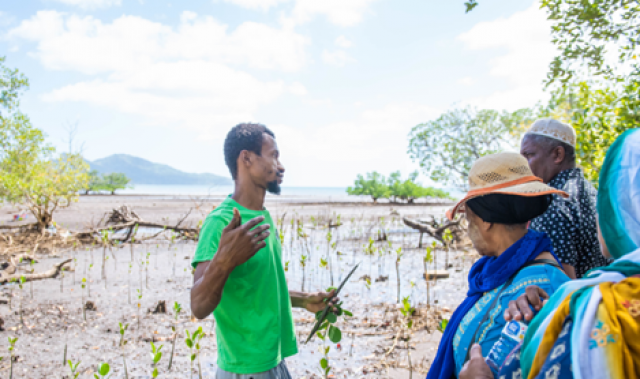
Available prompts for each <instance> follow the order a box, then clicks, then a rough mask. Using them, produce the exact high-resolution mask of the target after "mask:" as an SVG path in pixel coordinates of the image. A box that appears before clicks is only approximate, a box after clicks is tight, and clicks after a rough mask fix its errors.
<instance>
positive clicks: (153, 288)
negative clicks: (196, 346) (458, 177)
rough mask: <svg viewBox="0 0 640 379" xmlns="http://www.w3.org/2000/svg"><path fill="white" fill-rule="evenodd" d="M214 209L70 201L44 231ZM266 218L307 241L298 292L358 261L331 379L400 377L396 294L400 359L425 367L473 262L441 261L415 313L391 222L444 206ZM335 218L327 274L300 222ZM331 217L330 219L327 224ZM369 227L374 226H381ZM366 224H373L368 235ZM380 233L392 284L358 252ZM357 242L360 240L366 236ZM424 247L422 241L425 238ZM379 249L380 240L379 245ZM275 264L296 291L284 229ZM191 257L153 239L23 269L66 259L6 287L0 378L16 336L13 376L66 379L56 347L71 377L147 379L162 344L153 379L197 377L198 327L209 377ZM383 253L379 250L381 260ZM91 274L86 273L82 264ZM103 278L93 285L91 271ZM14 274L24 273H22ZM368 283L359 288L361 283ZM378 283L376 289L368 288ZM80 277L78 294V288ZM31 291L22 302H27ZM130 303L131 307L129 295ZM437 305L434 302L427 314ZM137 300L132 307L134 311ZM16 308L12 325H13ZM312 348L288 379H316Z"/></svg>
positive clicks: (414, 283) (417, 282)
mask: <svg viewBox="0 0 640 379" xmlns="http://www.w3.org/2000/svg"><path fill="white" fill-rule="evenodd" d="M220 201H221V199H220V198H217V199H193V198H179V197H170V196H167V197H162V196H154V197H151V196H146V197H145V196H88V197H82V198H81V199H80V201H79V203H76V204H73V205H72V206H71V207H69V208H67V209H63V210H61V211H60V212H59V213H58V214H57V215H56V217H55V219H56V222H57V223H59V224H60V225H64V226H65V227H66V228H69V229H72V230H78V229H83V228H85V227H88V226H89V225H93V224H95V223H96V222H97V221H98V220H99V219H100V218H101V217H102V216H103V215H104V214H105V213H106V212H108V211H109V210H110V209H112V208H114V207H118V206H120V205H122V204H129V205H130V206H131V207H132V208H133V209H134V210H135V211H136V212H137V213H138V214H139V215H140V216H141V217H142V218H143V219H145V220H148V221H154V222H163V221H165V222H166V223H175V222H176V220H177V219H179V218H181V217H182V216H183V215H184V214H186V213H187V212H188V211H189V210H190V209H191V213H190V215H189V217H188V219H187V220H186V222H189V223H192V224H193V225H195V224H197V223H198V221H200V220H201V219H203V218H204V217H205V216H206V214H207V213H208V212H209V211H210V210H211V209H212V208H213V207H214V206H215V205H216V204H218V203H219V202H220ZM267 208H268V209H269V211H270V212H271V213H272V215H273V216H274V218H275V217H278V218H279V217H282V215H283V214H284V213H285V212H286V214H287V216H286V217H287V218H286V219H285V225H287V221H286V220H287V219H288V217H291V216H292V215H295V216H296V218H303V219H304V220H305V231H306V232H307V233H308V234H309V235H310V237H309V240H308V241H307V242H308V243H309V246H310V250H311V251H312V254H311V260H310V261H309V262H308V263H307V267H306V268H305V270H306V271H305V278H306V279H305V280H306V282H305V288H306V289H307V290H312V291H316V290H320V289H322V288H326V287H327V286H329V285H330V280H331V273H332V274H333V275H334V280H335V281H339V280H341V279H342V277H343V276H344V275H345V273H346V272H347V271H348V270H349V269H350V268H351V267H352V266H353V265H354V264H355V263H357V262H362V263H361V266H360V267H359V269H358V272H356V274H355V275H354V276H353V277H352V278H351V280H350V281H349V283H348V284H347V286H345V288H344V290H343V295H342V296H341V297H342V299H343V300H344V301H345V305H344V306H345V308H347V309H349V310H352V311H353V313H354V316H355V317H354V318H353V319H349V320H346V319H345V320H341V321H339V323H338V326H339V327H340V328H341V329H342V331H343V340H342V341H341V344H340V349H338V347H337V346H336V345H333V344H332V345H331V346H332V349H331V352H330V354H329V356H330V362H331V364H332V366H333V367H334V369H333V371H332V372H333V375H334V377H337V378H361V377H367V378H369V377H381V378H382V377H391V378H409V377H410V373H409V371H408V370H406V369H404V368H398V367H408V361H407V342H406V341H404V340H402V339H400V341H398V343H397V347H396V348H394V349H393V350H392V352H391V353H389V354H387V353H388V352H389V349H390V348H391V347H392V346H393V345H394V337H395V336H396V335H397V331H398V330H399V329H398V328H399V317H400V316H399V312H397V310H396V300H397V299H396V298H397V291H398V286H399V287H400V292H401V297H404V296H409V297H410V300H411V303H412V304H413V305H414V306H415V307H416V308H418V313H417V314H416V324H417V325H419V327H416V330H414V334H413V337H412V338H411V340H410V341H409V345H410V349H411V359H412V363H413V366H414V368H415V370H414V372H413V377H416V378H417V377H422V376H424V372H425V370H426V369H428V367H429V365H430V362H431V360H432V359H433V356H434V355H435V350H436V348H437V344H438V342H439V340H440V333H439V332H438V331H437V330H435V327H436V325H437V322H438V320H439V319H440V318H442V317H444V318H448V317H449V316H450V310H451V309H454V308H455V306H457V304H458V303H459V302H460V301H461V300H462V298H463V296H464V293H465V292H466V274H467V271H468V269H469V267H470V266H471V264H472V262H473V257H471V256H470V253H469V252H465V251H452V252H450V253H449V254H450V266H451V268H450V269H449V272H450V274H451V277H450V278H449V279H444V280H439V281H438V282H437V284H436V283H434V285H433V287H432V292H431V294H430V298H431V300H432V305H431V306H430V308H429V309H427V308H426V300H427V299H426V291H427V288H426V284H425V281H424V280H423V277H422V273H423V262H422V257H423V256H424V249H417V239H418V234H417V233H413V231H412V230H410V229H407V228H406V227H404V225H402V223H401V222H400V217H401V216H410V217H424V216H426V215H429V214H435V215H442V213H443V211H444V209H445V207H443V206H441V205H440V206H437V205H418V206H397V205H370V204H360V203H322V202H309V201H296V200H295V199H294V200H289V201H287V200H286V199H284V200H281V199H278V200H277V201H274V200H270V201H268V202H267ZM14 213H15V210H14V209H10V208H8V207H4V208H0V222H3V223H6V222H9V220H10V218H11V217H12V214H14ZM334 214H335V215H338V214H339V215H341V218H342V220H343V222H344V223H345V225H344V226H342V227H341V228H339V229H338V231H337V232H334V238H335V240H337V241H338V250H339V251H341V252H342V253H343V254H342V255H340V256H337V255H334V258H335V259H336V260H335V261H334V263H333V264H334V266H333V269H332V272H331V273H330V272H329V271H328V270H326V269H322V268H320V267H319V260H320V258H321V257H323V256H325V252H326V249H327V245H326V239H325V234H326V230H322V229H320V228H314V227H313V224H312V222H311V217H312V216H313V217H314V218H315V219H316V220H317V219H320V218H322V217H328V216H330V215H334ZM334 217H335V216H334ZM381 218H383V219H382V220H381ZM372 225H373V226H372ZM380 227H383V228H384V229H385V230H386V232H387V234H388V236H389V242H391V245H392V248H393V249H396V248H397V247H403V253H404V255H403V256H402V259H401V264H400V266H399V270H398V272H399V275H398V274H397V273H396V267H395V261H396V256H395V255H391V254H389V251H392V250H389V249H387V248H386V247H384V246H382V243H381V244H380V248H381V249H382V251H383V253H382V254H378V255H377V256H374V257H371V256H366V255H364V253H363V249H362V244H363V243H364V242H366V241H367V240H368V237H369V236H370V235H371V234H370V233H373V231H374V230H376V229H378V228H380ZM368 233H369V234H368ZM424 242H425V244H430V243H431V241H430V240H428V239H427V238H425V241H424ZM385 243H388V242H385ZM284 248H285V249H284V255H283V258H284V260H286V261H288V262H289V263H288V271H287V280H288V283H289V288H291V289H300V287H301V286H302V270H303V268H302V267H301V265H300V264H299V256H300V254H301V253H304V252H305V251H306V252H308V251H309V250H307V248H306V247H305V245H304V244H303V243H302V242H301V241H298V240H296V239H294V240H293V242H292V241H291V234H290V232H289V231H288V230H287V229H285V243H284ZM194 250H195V244H194V243H192V242H181V243H177V244H174V245H171V244H170V243H169V241H168V240H167V239H159V240H157V241H154V242H153V243H149V244H143V245H141V244H138V245H135V246H134V251H133V253H132V252H131V249H130V246H129V245H126V246H123V247H122V248H117V249H113V250H112V251H109V250H107V251H106V256H107V257H108V258H107V259H106V260H105V261H103V257H102V255H103V250H102V249H95V250H85V249H81V250H79V251H75V252H74V251H66V252H59V253H58V256H54V257H51V256H47V257H39V262H38V263H37V264H36V265H35V266H34V268H35V270H36V271H41V270H46V269H48V268H50V267H51V265H52V264H54V263H56V262H60V261H61V260H63V259H68V258H72V259H74V261H73V267H74V271H73V272H67V273H65V275H64V277H59V278H56V279H49V280H44V281H39V282H33V283H32V284H31V283H26V284H24V285H23V289H22V290H20V289H19V288H18V286H17V285H15V284H14V285H5V286H3V287H2V289H1V291H2V292H1V294H0V295H1V297H0V299H5V300H9V301H10V302H11V304H10V305H9V304H5V305H0V316H1V317H2V318H3V319H4V323H5V324H4V327H5V331H3V332H0V334H1V335H2V336H1V339H0V341H1V342H0V345H1V348H2V349H1V350H0V351H1V353H0V356H4V357H5V359H3V360H2V361H1V362H0V377H3V378H8V377H9V360H8V357H7V355H8V353H7V347H8V343H7V337H9V336H11V337H13V336H15V337H18V342H17V343H16V349H15V355H16V356H17V358H16V359H15V362H14V368H13V373H14V376H13V377H14V378H63V377H65V375H66V376H67V377H71V376H70V371H69V367H68V366H66V365H63V358H64V351H65V345H66V346H67V359H70V360H72V361H73V362H77V361H81V363H80V366H79V369H78V370H79V372H81V374H80V376H79V377H81V378H89V377H91V378H93V372H94V371H95V369H96V367H97V365H98V363H100V362H108V363H109V364H110V365H111V368H112V373H113V376H112V378H124V366H123V355H124V357H125V358H124V359H126V364H127V368H128V374H129V378H150V377H151V374H150V373H151V370H152V367H151V359H150V357H149V352H150V350H151V348H150V343H149V341H156V342H155V343H156V345H160V344H162V345H164V347H163V348H162V351H163V353H164V356H163V358H162V359H161V361H160V363H159V364H158V369H159V372H160V375H159V377H162V378H189V377H194V378H196V377H198V375H197V371H198V370H197V366H198V365H197V361H196V364H195V367H194V370H193V371H191V374H190V370H191V369H190V361H189V356H190V351H189V348H188V347H187V346H186V344H185V339H184V335H185V334H184V331H185V329H187V330H190V331H194V330H196V329H197V328H198V327H202V328H203V330H204V332H205V333H206V335H205V337H204V338H203V339H202V341H201V349H200V355H199V357H200V364H201V369H202V376H203V377H206V378H213V377H214V376H215V375H214V373H215V369H216V359H215V357H216V349H217V347H216V340H215V330H214V329H213V328H212V326H213V325H214V323H213V319H212V318H209V319H207V320H203V321H196V320H192V319H191V317H190V312H189V290H190V287H191V284H192V274H191V270H190V262H191V257H192V256H193V252H194ZM387 250H389V251H387ZM444 254H445V252H444V251H441V252H439V253H438V258H437V259H438V262H437V263H436V264H434V265H430V266H429V267H430V269H434V268H439V269H444V261H445V259H444ZM92 264H93V266H91V265H92ZM103 264H104V270H105V274H106V279H105V278H102V275H101V272H102V269H103ZM22 267H23V269H25V270H29V269H31V268H32V267H30V266H29V264H28V263H25V264H23V266H22ZM364 275H369V276H370V277H371V278H372V284H371V286H370V288H367V286H366V284H365V280H364V279H362V280H361V278H362V277H363V276H364ZM385 276H387V277H388V279H387V280H386V281H380V282H376V281H375V280H374V279H375V278H379V277H385ZM82 278H86V279H87V281H88V286H87V287H90V292H91V294H90V295H89V288H86V289H85V290H84V291H83V289H82V287H81V282H82ZM31 291H33V297H32V296H31ZM139 296H140V297H139ZM83 299H84V300H91V301H93V302H94V303H95V304H96V307H97V310H96V311H87V312H86V321H85V320H83V314H82V308H81V304H82V302H83ZM434 299H435V301H437V304H433V302H434ZM160 300H164V301H166V304H167V308H168V313H158V314H154V313H150V312H148V311H147V310H148V309H150V308H154V306H155V305H156V304H157V303H158V301H160ZM138 302H139V303H140V307H139V308H138V305H137V304H138ZM174 302H178V303H180V304H181V305H182V307H183V312H182V313H181V314H179V317H178V322H177V323H176V324H174V321H173V320H174V318H175V317H174V314H173V310H172V308H173V304H174ZM20 303H22V313H23V319H24V324H22V323H21V322H20V315H19V309H20ZM294 318H295V321H296V331H297V333H298V337H299V341H303V340H304V339H306V336H307V334H308V333H309V331H310V329H311V328H312V326H313V322H314V320H313V315H311V314H309V313H308V312H306V311H303V310H298V309H295V310H294ZM119 323H123V324H129V328H128V330H127V331H126V333H125V339H126V340H127V341H128V343H127V344H126V345H125V347H124V349H121V348H119V347H118V344H119V339H120V334H119V325H118V324H119ZM174 325H175V326H176V327H177V328H178V338H177V341H176V349H175V358H174V361H173V368H172V369H171V371H169V370H168V369H167V367H168V362H169V355H170V352H171V341H172V336H173V334H172V331H171V327H172V326H174ZM320 346H321V341H319V339H318V338H314V339H313V340H312V341H311V342H310V343H309V344H308V345H303V344H300V349H299V350H300V352H299V354H298V355H296V356H294V357H291V358H289V359H287V363H288V365H289V367H290V370H291V372H292V374H293V377H294V378H303V377H304V378H311V377H319V376H318V373H319V360H320V358H321V353H320V352H319V348H320Z"/></svg>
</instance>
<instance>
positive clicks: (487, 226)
mask: <svg viewBox="0 0 640 379" xmlns="http://www.w3.org/2000/svg"><path fill="white" fill-rule="evenodd" d="M480 221H481V222H482V226H481V228H482V230H484V231H485V232H488V231H489V230H491V229H492V228H493V225H494V224H493V222H486V221H484V220H480Z"/></svg>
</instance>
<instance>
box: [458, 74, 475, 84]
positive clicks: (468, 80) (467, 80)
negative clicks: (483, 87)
mask: <svg viewBox="0 0 640 379" xmlns="http://www.w3.org/2000/svg"><path fill="white" fill-rule="evenodd" d="M457 83H458V84H460V85H463V86H472V85H474V84H475V83H476V80H475V79H474V78H472V77H470V76H465V77H464V78H460V79H458V81H457Z"/></svg>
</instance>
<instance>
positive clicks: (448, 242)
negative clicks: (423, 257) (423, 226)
mask: <svg viewBox="0 0 640 379" xmlns="http://www.w3.org/2000/svg"><path fill="white" fill-rule="evenodd" d="M442 240H443V241H444V248H445V250H446V255H445V262H444V269H445V270H449V248H450V246H451V242H452V241H453V234H451V230H449V229H447V230H445V231H444V234H443V235H442Z"/></svg>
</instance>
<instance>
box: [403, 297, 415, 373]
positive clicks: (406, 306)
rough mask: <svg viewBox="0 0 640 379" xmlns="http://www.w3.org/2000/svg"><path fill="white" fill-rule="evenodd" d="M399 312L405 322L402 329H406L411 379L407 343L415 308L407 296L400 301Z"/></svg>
mask: <svg viewBox="0 0 640 379" xmlns="http://www.w3.org/2000/svg"><path fill="white" fill-rule="evenodd" d="M400 312H401V313H402V316H404V321H405V323H404V327H406V329H407V338H406V342H407V360H408V362H409V379H412V378H413V365H412V364H411V346H410V345H409V343H410V341H411V337H412V330H413V319H411V316H413V312H415V308H413V307H412V306H411V303H410V302H409V297H408V296H407V297H405V298H403V299H402V307H401V308H400Z"/></svg>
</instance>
